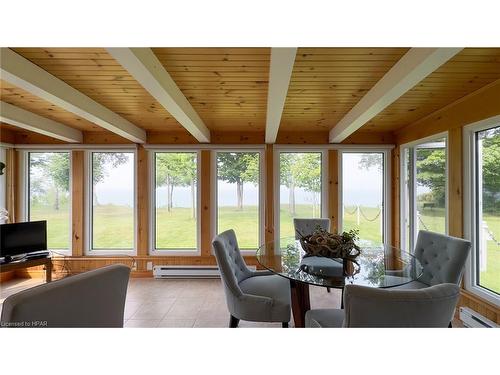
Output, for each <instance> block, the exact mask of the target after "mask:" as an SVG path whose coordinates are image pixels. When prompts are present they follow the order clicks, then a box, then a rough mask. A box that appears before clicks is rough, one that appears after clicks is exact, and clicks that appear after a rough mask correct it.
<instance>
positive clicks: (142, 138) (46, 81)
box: [0, 48, 146, 143]
mask: <svg viewBox="0 0 500 375" xmlns="http://www.w3.org/2000/svg"><path fill="white" fill-rule="evenodd" d="M0 73H1V76H2V79H3V80H5V81H7V82H9V83H11V84H13V85H15V86H18V87H20V88H22V89H23V90H26V91H28V92H30V93H32V94H33V95H36V96H38V97H40V98H42V99H44V100H46V101H48V102H51V103H53V104H54V105H56V106H58V107H60V108H63V109H64V110H66V111H68V112H71V113H74V114H76V115H78V116H80V117H83V118H84V119H86V120H89V121H90V122H93V123H94V124H96V125H99V126H100V127H102V128H104V129H106V130H109V131H111V132H113V133H115V134H118V135H119V136H121V137H124V138H126V139H128V140H130V141H132V142H135V143H145V142H146V131H145V130H144V129H141V128H139V127H137V126H136V125H134V124H132V123H131V122H129V121H128V120H126V119H124V118H123V117H121V116H120V115H118V114H117V113H115V112H113V111H111V110H109V109H108V108H106V107H105V106H103V105H102V104H100V103H98V102H96V101H95V100H93V99H91V98H90V97H88V96H87V95H85V94H83V93H81V92H80V91H78V90H76V89H75V88H73V87H71V86H70V85H68V84H67V83H66V82H64V81H62V80H61V79H59V78H57V77H55V76H53V75H52V74H50V73H48V72H47V71H45V70H43V69H42V68H40V67H39V66H37V65H35V64H33V63H32V62H31V61H29V60H28V59H25V58H24V57H22V56H21V55H19V54H17V53H15V52H14V51H12V50H11V49H9V48H2V49H1V54H0Z"/></svg>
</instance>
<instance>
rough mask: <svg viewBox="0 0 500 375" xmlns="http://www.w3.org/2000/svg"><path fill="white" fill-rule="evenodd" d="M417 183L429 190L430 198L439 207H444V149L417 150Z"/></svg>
mask: <svg viewBox="0 0 500 375" xmlns="http://www.w3.org/2000/svg"><path fill="white" fill-rule="evenodd" d="M416 164H417V182H418V183H419V184H421V185H422V186H425V187H428V188H429V189H430V190H431V196H432V198H433V199H434V201H435V202H436V203H437V205H438V206H439V207H444V206H445V198H446V151H445V149H442V148H439V149H435V148H434V149H433V148H429V149H418V150H417V162H416Z"/></svg>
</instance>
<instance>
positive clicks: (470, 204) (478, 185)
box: [464, 117, 500, 305]
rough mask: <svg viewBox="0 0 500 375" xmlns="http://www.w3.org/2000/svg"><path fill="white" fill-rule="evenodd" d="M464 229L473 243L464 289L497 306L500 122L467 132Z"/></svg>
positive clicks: (499, 292)
mask: <svg viewBox="0 0 500 375" xmlns="http://www.w3.org/2000/svg"><path fill="white" fill-rule="evenodd" d="M465 134H466V135H465V136H464V140H465V142H468V146H469V149H468V151H469V152H468V154H467V156H468V163H466V167H467V169H466V173H465V177H466V181H467V180H469V181H470V185H469V186H467V185H466V194H465V197H466V205H465V209H466V214H465V215H464V217H465V223H464V224H465V228H466V232H467V235H468V237H469V238H470V239H471V242H472V256H471V262H470V266H469V268H468V270H467V272H466V286H467V288H468V289H469V290H472V291H473V292H475V293H477V294H479V295H480V296H481V297H483V298H486V299H488V300H490V301H492V302H494V303H496V304H497V305H500V277H499V275H500V168H499V165H500V119H499V118H498V117H497V118H494V119H489V120H485V121H483V122H481V123H479V124H476V125H471V126H469V127H467V128H466V131H465Z"/></svg>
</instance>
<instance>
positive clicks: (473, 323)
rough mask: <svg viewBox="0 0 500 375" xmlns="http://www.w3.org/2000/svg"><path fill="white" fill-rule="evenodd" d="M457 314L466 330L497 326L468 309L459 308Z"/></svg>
mask: <svg viewBox="0 0 500 375" xmlns="http://www.w3.org/2000/svg"><path fill="white" fill-rule="evenodd" d="M459 312H460V320H461V321H462V322H463V323H464V326H466V327H467V328H498V324H496V323H494V322H492V321H491V320H489V319H488V318H485V317H484V316H482V315H481V314H479V313H478V312H476V311H474V310H472V309H470V308H468V307H460V309H459Z"/></svg>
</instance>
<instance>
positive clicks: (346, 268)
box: [256, 237, 422, 327]
mask: <svg viewBox="0 0 500 375" xmlns="http://www.w3.org/2000/svg"><path fill="white" fill-rule="evenodd" d="M256 256H257V261H258V262H259V264H260V265H261V266H263V267H264V268H266V269H268V270H269V271H271V272H273V273H275V274H277V275H280V276H282V277H285V278H287V279H289V280H290V286H291V293H292V312H293V316H294V321H295V326H296V327H303V326H304V319H305V312H306V311H307V310H309V309H310V301H309V285H315V286H322V287H327V288H337V289H342V291H343V288H344V286H345V285H347V284H356V285H364V286H369V287H374V288H390V287H395V286H400V285H404V284H407V283H409V282H411V281H413V280H416V279H417V278H418V277H420V276H421V274H422V266H421V264H420V262H419V261H418V260H417V259H416V258H415V257H414V256H413V255H412V254H410V253H408V252H405V251H403V250H401V249H398V248H397V247H393V246H389V245H380V246H373V247H362V248H361V254H360V255H359V256H358V257H357V258H356V262H355V263H353V262H350V261H348V262H343V261H342V259H330V258H323V257H309V256H307V254H306V252H305V251H304V249H303V248H302V246H301V244H300V241H298V240H296V239H295V238H293V237H289V238H280V239H279V240H277V241H271V242H268V243H266V244H264V245H262V246H260V247H259V249H258V250H257V253H256ZM342 294H343V293H342Z"/></svg>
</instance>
